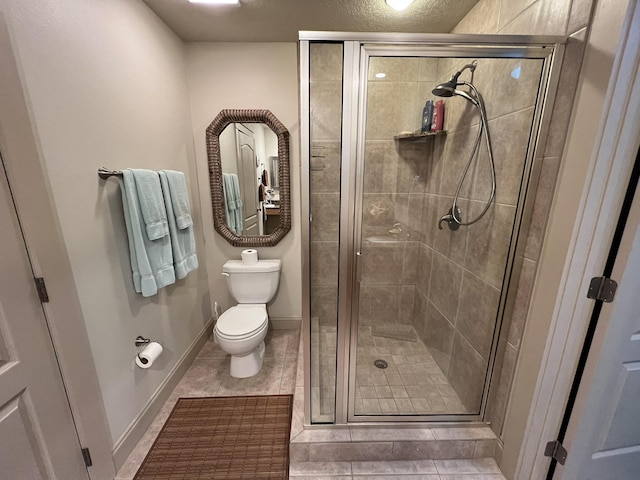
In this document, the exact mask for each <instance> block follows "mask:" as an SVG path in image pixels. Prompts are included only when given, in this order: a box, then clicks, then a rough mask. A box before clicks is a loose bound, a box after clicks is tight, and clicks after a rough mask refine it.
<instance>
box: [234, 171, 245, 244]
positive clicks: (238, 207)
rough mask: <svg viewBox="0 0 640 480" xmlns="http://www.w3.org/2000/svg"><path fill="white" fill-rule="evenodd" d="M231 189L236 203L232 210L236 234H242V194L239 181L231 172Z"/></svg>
mask: <svg viewBox="0 0 640 480" xmlns="http://www.w3.org/2000/svg"><path fill="white" fill-rule="evenodd" d="M231 189H232V192H233V193H232V196H233V199H234V201H235V204H236V208H235V210H234V211H233V212H234V216H235V220H234V223H235V226H236V234H237V235H242V230H243V229H244V224H243V220H244V218H243V206H244V204H243V203H242V195H240V181H239V180H238V175H235V174H233V173H232V174H231Z"/></svg>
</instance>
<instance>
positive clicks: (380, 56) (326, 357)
mask: <svg viewBox="0 0 640 480" xmlns="http://www.w3.org/2000/svg"><path fill="white" fill-rule="evenodd" d="M300 55H301V57H300V65H301V111H302V117H301V118H302V121H301V128H302V181H303V192H304V191H305V190H306V189H305V188H304V187H305V186H308V196H307V197H305V196H303V199H302V204H303V205H302V209H303V218H307V217H308V218H309V223H308V225H305V226H303V242H304V243H303V245H305V246H306V247H307V248H306V253H307V257H306V262H305V263H304V265H305V275H304V277H303V278H305V279H306V281H307V282H308V283H307V284H306V285H305V302H304V304H305V307H304V319H303V320H304V328H303V333H304V341H305V342H306V345H305V370H306V372H305V373H306V375H305V400H306V404H305V415H306V422H307V423H310V424H322V423H324V424H334V423H335V424H345V423H356V422H389V421H392V422H407V421H413V420H415V421H421V422H425V421H433V422H462V421H465V422H482V421H484V420H485V418H486V413H487V408H488V406H489V405H490V402H491V398H493V397H492V395H491V393H492V392H494V391H495V389H496V388H497V383H498V375H497V374H496V372H498V371H499V369H500V365H501V362H502V351H503V350H504V349H501V348H500V346H501V342H502V341H504V339H505V338H506V335H507V332H508V323H509V317H510V312H511V310H512V309H513V306H514V303H515V302H517V299H516V298H515V286H516V284H517V279H518V275H519V268H520V265H521V263H522V252H523V249H524V246H525V245H524V239H526V231H527V226H528V222H529V217H530V216H531V210H532V198H533V194H534V193H535V185H536V176H537V175H538V173H539V165H538V163H539V162H538V161H537V160H539V153H538V154H537V152H538V150H539V149H538V145H543V143H542V142H543V139H544V137H545V135H546V130H547V129H548V123H549V119H548V113H547V112H548V111H549V110H550V109H549V108H548V104H549V103H550V102H551V101H552V99H553V96H554V92H555V85H556V83H557V70H558V67H557V65H558V62H559V61H560V60H561V57H562V45H561V42H560V40H559V39H558V38H550V37H544V38H535V37H517V36H480V35H471V36H467V35H444V36H443V35H435V36H434V35H397V34H384V35H380V34H375V35H374V34H342V33H314V32H302V33H301V41H300ZM428 100H432V101H434V102H435V101H438V100H442V101H443V104H444V123H443V127H442V129H433V130H432V129H429V128H427V129H425V127H424V122H423V113H424V108H425V103H426V102H427V101H428ZM439 113H440V115H442V109H441V110H439Z"/></svg>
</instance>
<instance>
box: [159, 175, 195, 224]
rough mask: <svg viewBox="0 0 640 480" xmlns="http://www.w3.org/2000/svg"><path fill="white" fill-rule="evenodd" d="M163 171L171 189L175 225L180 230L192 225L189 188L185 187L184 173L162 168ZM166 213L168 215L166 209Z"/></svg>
mask: <svg viewBox="0 0 640 480" xmlns="http://www.w3.org/2000/svg"><path fill="white" fill-rule="evenodd" d="M163 172H164V173H165V174H166V176H167V181H168V182H169V189H170V190H171V204H172V205H173V213H174V214H175V217H176V225H177V226H178V228H179V229H180V230H183V229H185V228H187V227H191V226H192V225H193V219H192V218H191V207H190V206H189V190H188V189H187V180H186V179H185V176H184V173H182V172H177V171H175V170H163ZM163 194H164V189H163ZM165 205H166V202H165ZM167 215H169V210H168V209H167Z"/></svg>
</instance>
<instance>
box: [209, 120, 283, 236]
mask: <svg viewBox="0 0 640 480" xmlns="http://www.w3.org/2000/svg"><path fill="white" fill-rule="evenodd" d="M231 123H264V124H266V125H267V126H268V127H269V128H270V129H271V130H272V131H273V132H274V133H275V134H276V136H277V138H278V165H279V169H280V170H279V175H278V181H279V183H280V185H279V187H278V189H279V193H280V225H279V226H278V228H276V229H275V230H274V231H273V232H272V233H271V234H269V235H237V234H236V233H235V232H234V231H233V230H231V229H230V228H229V226H228V225H227V220H226V218H225V214H224V191H223V187H222V161H221V158H220V134H221V133H222V131H223V130H224V129H225V128H226V127H227V126H228V125H229V124H231ZM206 138H207V158H208V163H209V187H210V190H211V206H212V207H213V226H214V228H215V230H216V232H218V233H219V234H220V235H221V236H222V237H223V238H224V239H225V240H226V241H227V242H229V243H230V244H231V245H233V246H234V247H273V246H275V245H277V244H278V242H280V240H282V238H283V237H284V236H285V235H286V234H287V233H288V232H289V230H291V197H290V178H289V131H288V130H287V129H286V127H285V126H284V125H283V124H282V123H281V122H280V120H278V119H277V118H276V117H275V115H273V113H271V112H270V111H269V110H236V109H225V110H222V111H221V112H220V113H219V114H218V115H217V116H216V118H214V119H213V121H212V122H211V124H209V126H208V127H207V130H206Z"/></svg>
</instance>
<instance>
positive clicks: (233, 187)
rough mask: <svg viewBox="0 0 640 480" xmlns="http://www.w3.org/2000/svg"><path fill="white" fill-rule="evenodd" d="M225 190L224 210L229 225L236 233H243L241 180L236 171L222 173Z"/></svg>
mask: <svg viewBox="0 0 640 480" xmlns="http://www.w3.org/2000/svg"><path fill="white" fill-rule="evenodd" d="M222 187H223V190H224V209H225V210H224V211H225V216H226V218H227V225H228V226H229V228H230V229H231V230H233V231H234V232H235V234H236V235H242V228H243V222H242V206H243V204H242V197H241V196H240V182H239V181H238V176H237V175H236V174H235V173H223V174H222Z"/></svg>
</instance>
